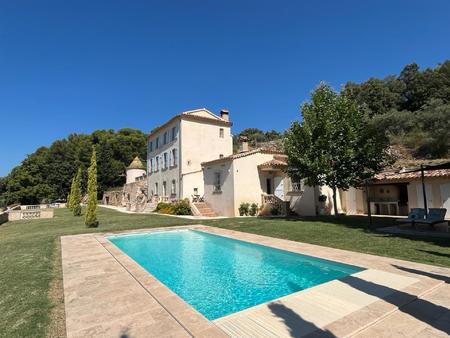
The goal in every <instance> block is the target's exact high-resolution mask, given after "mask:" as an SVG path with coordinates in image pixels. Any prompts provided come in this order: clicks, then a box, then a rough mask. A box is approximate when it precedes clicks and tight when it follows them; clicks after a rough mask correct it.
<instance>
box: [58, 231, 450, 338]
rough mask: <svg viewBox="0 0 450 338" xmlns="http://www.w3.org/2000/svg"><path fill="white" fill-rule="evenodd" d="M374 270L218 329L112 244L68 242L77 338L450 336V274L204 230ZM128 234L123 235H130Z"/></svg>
mask: <svg viewBox="0 0 450 338" xmlns="http://www.w3.org/2000/svg"><path fill="white" fill-rule="evenodd" d="M177 228H178V229H180V228H195V229H197V230H201V231H206V232H210V233H215V234H218V235H222V236H226V237H230V238H235V239H239V240H244V241H248V242H252V243H258V244H263V245H267V246H270V247H275V248H279V249H284V250H288V251H292V252H297V253H301V254H307V255H312V256H316V257H320V258H324V259H330V260H334V261H338V262H342V263H347V264H352V265H357V266H361V267H364V268H366V269H367V270H364V271H361V272H358V273H356V274H353V275H351V276H347V277H345V278H343V279H340V280H333V281H331V282H328V283H324V284H320V285H318V286H315V287H312V288H310V289H306V290H303V291H299V292H296V293H293V294H291V295H288V296H285V297H282V298H279V299H276V300H273V301H271V302H268V303H264V304H260V305H257V306H254V307H251V308H249V309H246V310H243V311H240V312H237V313H234V314H231V315H229V316H226V317H222V318H219V319H217V320H215V321H209V320H207V319H206V318H205V317H203V316H202V315H201V314H200V313H198V312H197V311H196V310H195V309H193V308H192V307H191V306H190V305H188V304H187V303H185V302H184V301H183V300H182V299H181V298H179V297H178V296H177V295H176V294H174V293H173V292H172V291H171V290H169V289H168V288H167V287H165V286H164V285H163V284H162V283H160V282H159V281H158V280H157V279H156V278H154V277H153V276H152V275H150V274H149V273H148V272H147V271H145V270H144V269H143V268H142V267H141V266H139V265H138V264H137V263H135V262H134V261H133V260H132V259H131V258H130V257H128V256H127V255H125V254H124V253H123V252H122V251H121V250H120V249H118V248H117V247H116V246H115V245H113V244H112V243H111V242H109V241H108V240H107V239H106V237H107V236H108V235H111V233H110V234H85V235H75V236H64V237H62V238H61V248H62V264H63V282H64V298H65V310H66V328H67V337H70V338H71V337H227V336H231V337H333V336H338V337H430V336H431V337H447V336H448V335H449V334H450V269H448V268H443V267H436V266H431V265H426V264H419V263H413V262H407V261H402V260H397V259H392V258H387V257H380V256H373V255H367V254H361V253H356V252H351V251H345V250H339V249H333V248H328V247H322V246H317V245H312V244H306V243H300V242H294V241H289V240H282V239H276V238H272V237H266V236H260V235H253V234H249V233H243V232H238V231H232V230H226V229H220V228H214V227H206V226H202V225H195V226H192V225H191V226H182V227H172V228H161V229H143V230H139V231H136V230H134V231H127V232H123V233H136V232H151V231H167V230H170V229H177ZM121 233H122V232H121Z"/></svg>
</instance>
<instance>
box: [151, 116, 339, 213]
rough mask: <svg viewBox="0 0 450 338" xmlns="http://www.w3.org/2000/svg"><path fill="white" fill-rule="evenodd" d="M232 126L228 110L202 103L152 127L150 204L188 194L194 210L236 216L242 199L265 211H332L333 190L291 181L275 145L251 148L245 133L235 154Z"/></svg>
mask: <svg viewBox="0 0 450 338" xmlns="http://www.w3.org/2000/svg"><path fill="white" fill-rule="evenodd" d="M231 126H232V123H231V121H230V119H229V112H228V111H227V110H221V112H220V116H218V115H215V114H214V113H212V112H211V111H209V110H207V109H206V108H202V109H196V110H190V111H186V112H183V113H181V114H178V115H176V116H175V117H173V118H172V119H170V120H169V121H167V122H166V123H164V124H163V125H162V126H160V127H157V128H155V129H154V130H152V131H151V133H150V134H149V135H148V155H147V173H148V174H147V180H148V200H149V204H150V205H151V207H152V208H154V207H156V204H157V203H158V202H170V201H176V200H180V199H186V198H187V199H189V200H190V201H191V202H193V203H192V206H193V212H194V214H196V215H207V216H211V215H220V216H238V215H239V206H240V204H241V203H249V204H253V203H254V204H257V205H258V207H259V208H260V209H261V213H263V214H264V213H266V214H268V213H270V212H271V210H272V209H274V208H275V209H276V210H277V212H279V213H280V214H287V213H290V212H294V213H296V214H300V215H311V216H312V215H316V214H318V213H319V214H332V213H333V205H332V198H331V197H332V195H331V190H330V189H329V188H328V187H305V186H303V185H302V184H301V183H300V182H291V180H290V178H289V177H288V176H287V174H286V173H285V172H284V168H285V167H286V160H287V157H286V155H284V154H283V153H282V152H280V151H279V150H276V149H270V148H258V149H249V146H248V142H247V140H245V139H244V140H241V145H240V149H239V152H238V153H237V154H233V138H232V134H231ZM319 196H325V197H324V198H319ZM338 203H340V202H338ZM338 207H339V208H340V204H339V205H338Z"/></svg>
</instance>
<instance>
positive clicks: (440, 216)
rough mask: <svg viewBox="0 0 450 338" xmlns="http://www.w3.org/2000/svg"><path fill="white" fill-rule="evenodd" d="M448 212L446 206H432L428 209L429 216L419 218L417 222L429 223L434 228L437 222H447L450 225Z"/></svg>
mask: <svg viewBox="0 0 450 338" xmlns="http://www.w3.org/2000/svg"><path fill="white" fill-rule="evenodd" d="M446 213H447V209H445V208H430V209H428V216H427V218H425V219H421V220H417V221H416V223H420V224H428V225H429V226H430V227H432V228H434V225H435V224H439V223H447V224H449V225H450V220H446V219H445V214H446Z"/></svg>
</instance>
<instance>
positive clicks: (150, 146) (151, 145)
mask: <svg viewBox="0 0 450 338" xmlns="http://www.w3.org/2000/svg"><path fill="white" fill-rule="evenodd" d="M148 149H149V151H150V152H152V151H153V141H150V142H149V145H148Z"/></svg>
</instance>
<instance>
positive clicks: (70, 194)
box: [66, 175, 76, 210]
mask: <svg viewBox="0 0 450 338" xmlns="http://www.w3.org/2000/svg"><path fill="white" fill-rule="evenodd" d="M75 177H76V175H75V176H74V177H72V184H71V185H70V192H69V195H68V196H67V203H66V206H67V208H69V209H70V210H73V205H72V196H73V190H74V189H75Z"/></svg>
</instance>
